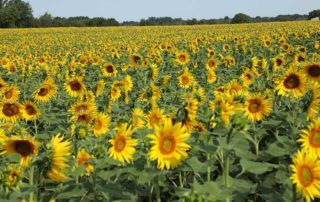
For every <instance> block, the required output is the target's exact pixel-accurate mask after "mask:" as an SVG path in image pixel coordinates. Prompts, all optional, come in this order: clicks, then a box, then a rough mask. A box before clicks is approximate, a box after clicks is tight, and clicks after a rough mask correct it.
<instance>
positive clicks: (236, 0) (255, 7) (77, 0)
mask: <svg viewBox="0 0 320 202" xmlns="http://www.w3.org/2000/svg"><path fill="white" fill-rule="evenodd" d="M27 1H28V0H27ZM29 3H30V4H31V6H32V8H33V14H34V16H36V17H38V16H40V15H42V14H43V13H45V12H46V11H48V12H49V13H50V14H52V15H53V16H60V17H70V16H89V17H106V18H111V17H112V18H115V19H116V20H118V21H120V22H122V21H129V20H135V21H138V20H140V19H142V18H148V17H152V16H155V17H163V16H169V17H174V18H176V17H181V18H183V19H191V18H197V19H203V18H204V19H209V18H220V17H222V18H223V17H224V16H229V17H233V16H234V15H235V14H236V13H239V12H243V13H246V14H248V15H250V16H252V17H255V16H270V17H271V16H276V15H279V14H295V13H298V14H308V12H310V11H312V10H315V9H320V0H220V1H218V0H29Z"/></svg>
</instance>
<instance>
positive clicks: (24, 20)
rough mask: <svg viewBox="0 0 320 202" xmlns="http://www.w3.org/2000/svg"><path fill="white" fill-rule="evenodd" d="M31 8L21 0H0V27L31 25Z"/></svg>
mask: <svg viewBox="0 0 320 202" xmlns="http://www.w3.org/2000/svg"><path fill="white" fill-rule="evenodd" d="M32 22H33V15H32V8H31V6H30V4H29V3H27V2H24V1H22V0H10V1H9V0H0V27H31V26H32Z"/></svg>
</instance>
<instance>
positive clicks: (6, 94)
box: [4, 90, 13, 99]
mask: <svg viewBox="0 0 320 202" xmlns="http://www.w3.org/2000/svg"><path fill="white" fill-rule="evenodd" d="M12 96H13V92H12V90H8V91H7V92H5V93H4V97H5V98H6V99H10V98H11V97H12Z"/></svg>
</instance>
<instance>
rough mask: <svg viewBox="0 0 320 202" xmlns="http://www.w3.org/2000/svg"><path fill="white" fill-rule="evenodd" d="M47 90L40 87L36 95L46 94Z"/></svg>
mask: <svg viewBox="0 0 320 202" xmlns="http://www.w3.org/2000/svg"><path fill="white" fill-rule="evenodd" d="M48 92H49V90H48V88H40V90H39V92H38V95H39V96H46V95H47V94H48Z"/></svg>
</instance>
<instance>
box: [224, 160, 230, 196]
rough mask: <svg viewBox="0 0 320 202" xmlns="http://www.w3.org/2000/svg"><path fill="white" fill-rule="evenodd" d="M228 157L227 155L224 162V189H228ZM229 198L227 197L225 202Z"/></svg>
mask: <svg viewBox="0 0 320 202" xmlns="http://www.w3.org/2000/svg"><path fill="white" fill-rule="evenodd" d="M228 178H229V155H227V158H226V161H225V167H224V183H225V187H226V188H229V179H228ZM229 201H230V198H229V197H228V198H227V199H226V202H229Z"/></svg>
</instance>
